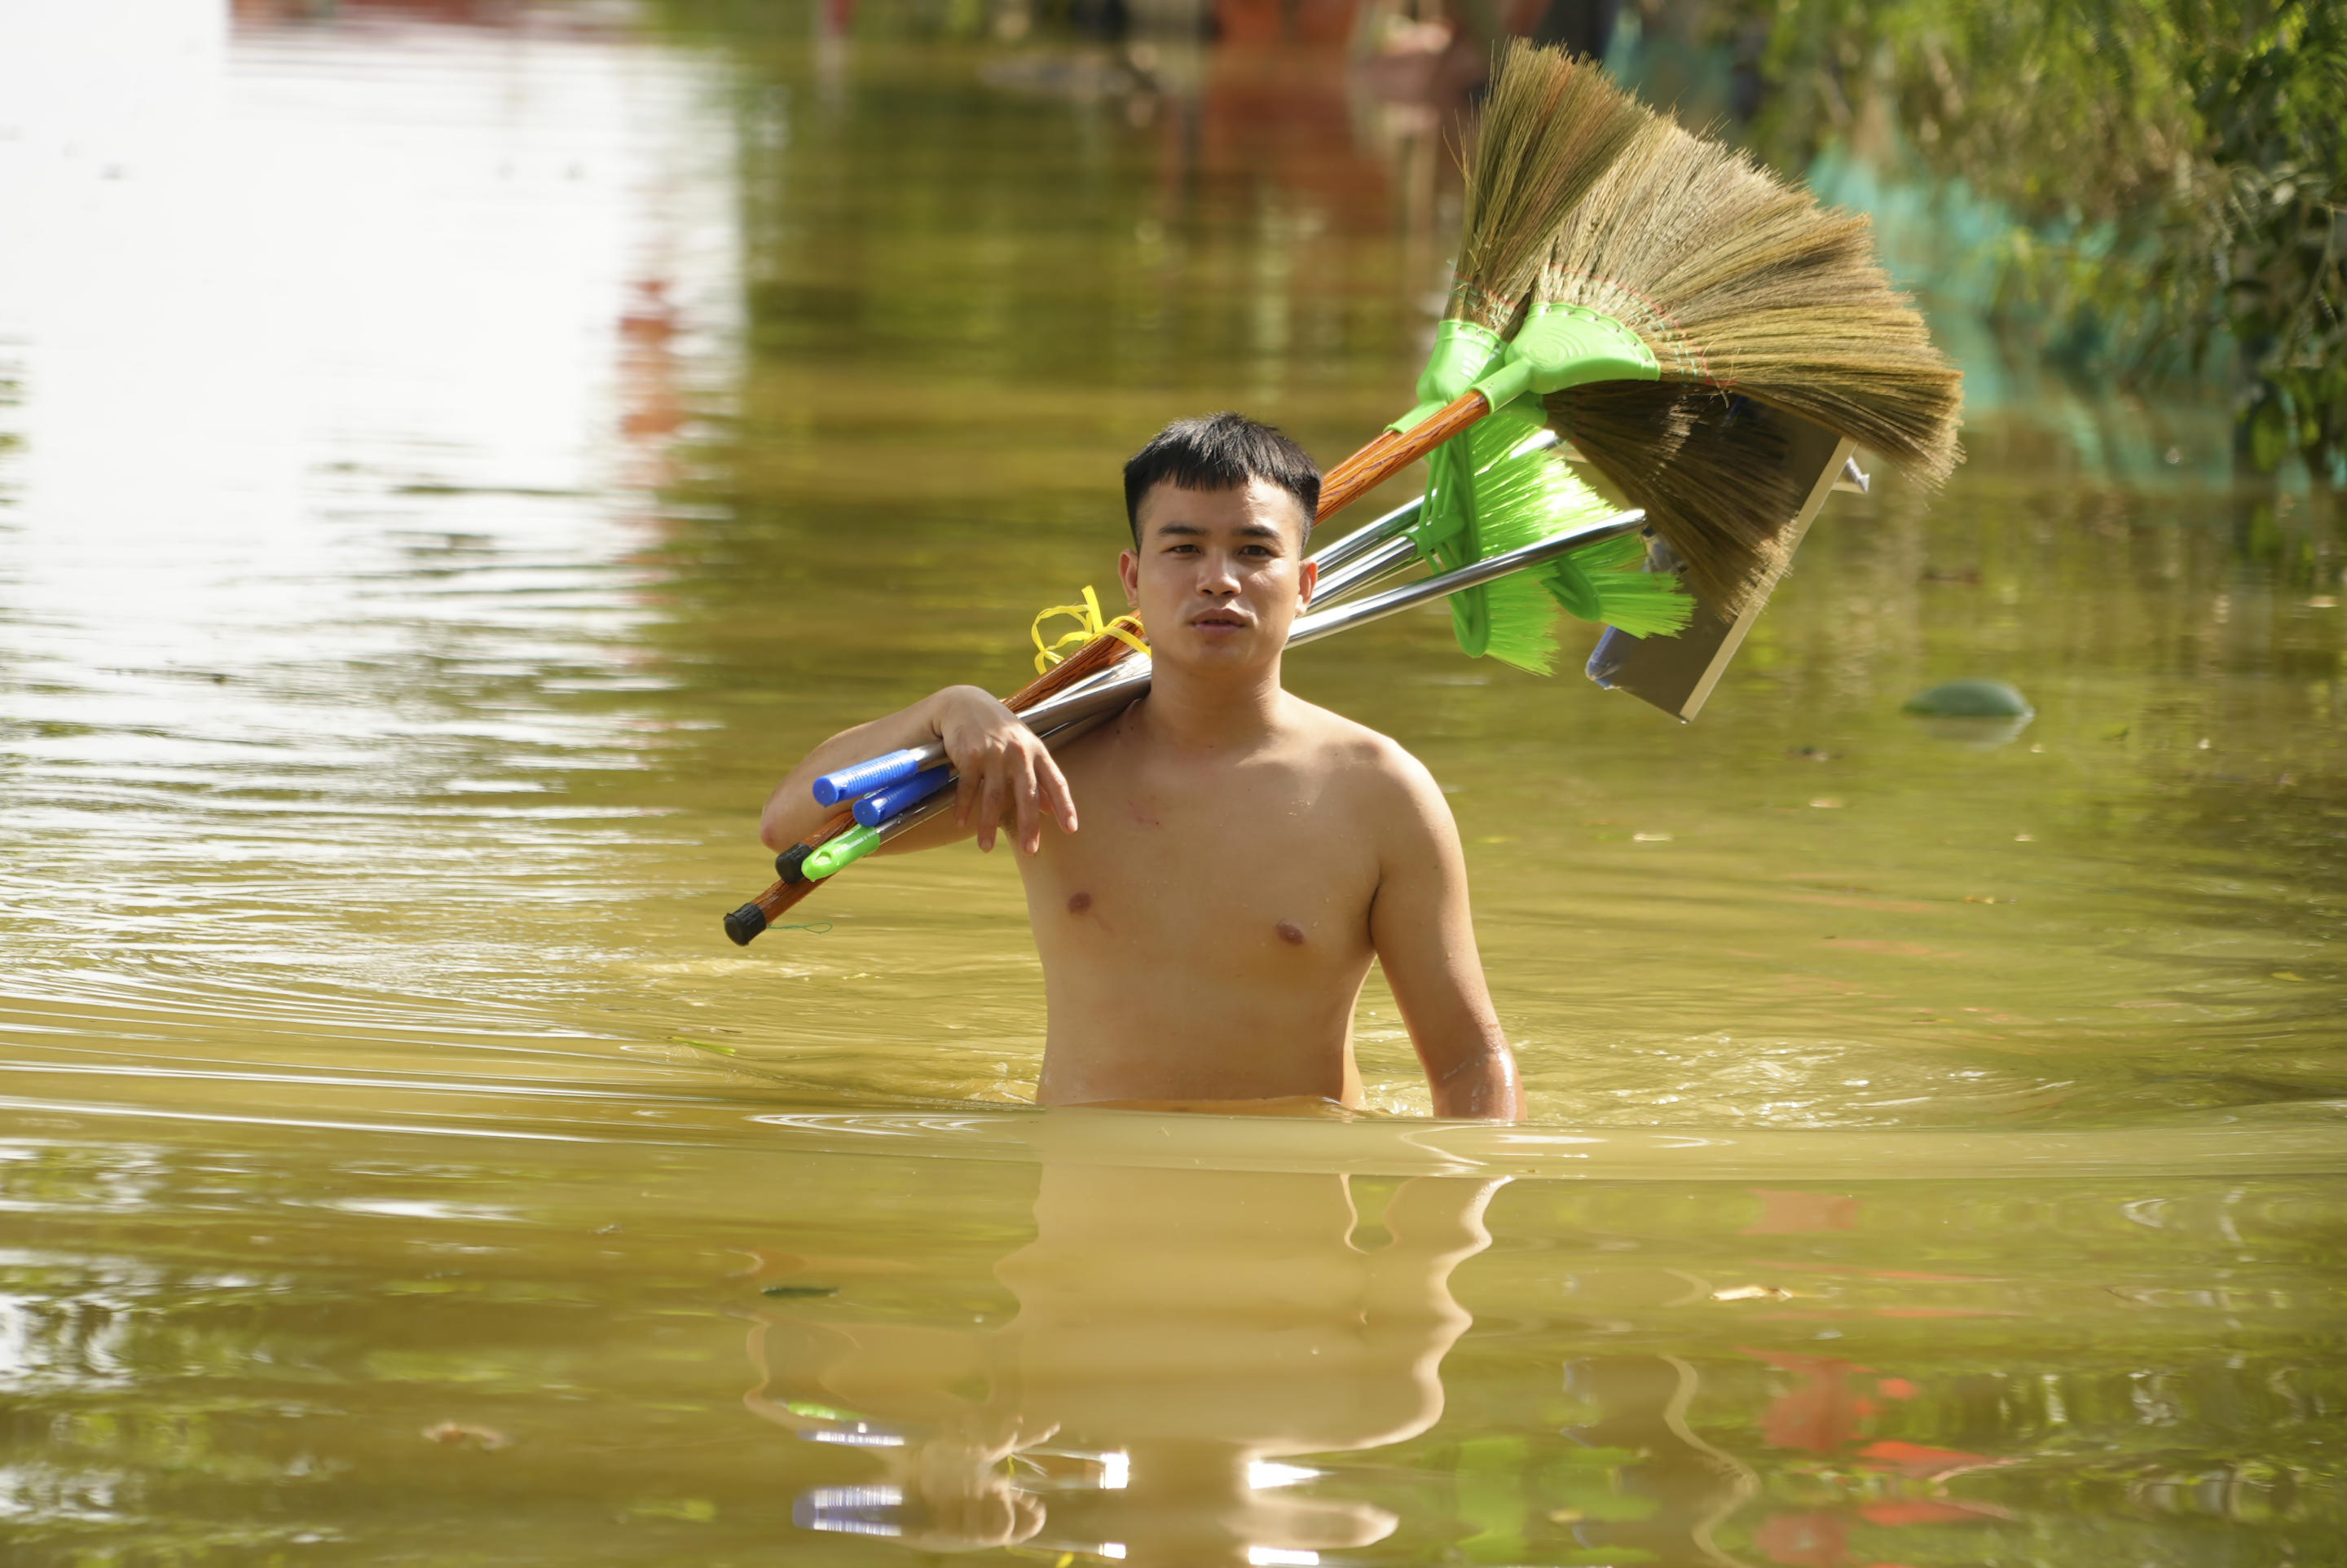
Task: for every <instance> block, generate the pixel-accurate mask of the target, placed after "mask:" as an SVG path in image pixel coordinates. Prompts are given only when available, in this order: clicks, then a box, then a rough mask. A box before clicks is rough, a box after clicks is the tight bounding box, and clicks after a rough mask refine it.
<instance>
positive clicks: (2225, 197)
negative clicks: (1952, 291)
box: [1738, 0, 2347, 484]
mask: <svg viewBox="0 0 2347 1568" xmlns="http://www.w3.org/2000/svg"><path fill="white" fill-rule="evenodd" d="M1738 9H1739V10H1740V9H1742V7H1738ZM1770 9H1772V10H1773V11H1774V20H1773V24H1772V26H1771V31H1770V34H1769V42H1768V49H1767V52H1766V55H1765V56H1764V57H1763V60H1762V67H1763V70H1764V73H1765V75H1766V76H1767V77H1768V80H1769V82H1770V85H1771V87H1772V89H1773V90H1772V92H1771V94H1770V96H1769V97H1768V104H1767V107H1766V108H1765V109H1764V110H1763V112H1762V113H1761V115H1760V116H1759V118H1758V119H1757V120H1756V122H1755V124H1754V127H1753V133H1754V136H1755V138H1756V140H1757V141H1758V143H1759V145H1760V146H1761V147H1762V149H1764V150H1766V151H1767V152H1768V153H1769V154H1770V155H1771V156H1772V157H1774V158H1776V159H1778V160H1779V161H1783V162H1787V163H1790V164H1794V165H1799V164H1800V163H1801V162H1803V161H1805V160H1806V159H1809V158H1810V157H1813V156H1814V155H1815V154H1816V153H1818V152H1819V151H1820V150H1822V149H1824V148H1826V147H1827V146H1829V145H1831V144H1836V143H1839V144H1842V145H1846V146H1849V147H1850V148H1852V149H1855V150H1857V151H1859V152H1860V153H1861V154H1863V155H1867V156H1870V157H1873V158H1876V159H1889V158H1891V157H1893V156H1897V155H1900V154H1901V153H1904V154H1905V155H1907V156H1911V157H1913V158H1915V159H1919V160H1920V161H1921V162H1922V164H1923V166H1924V167H1925V168H1926V169H1928V170H1929V171H1930V172H1931V173H1932V174H1934V175H1936V176H1938V177H1940V178H1942V179H1960V180H1962V181H1963V182H1964V183H1965V184H1966V185H1967V186H1969V187H1970V188H1971V190H1973V191H1974V192H1975V193H1977V194H1978V195H1980V196H1982V197H1984V198H1987V199H1989V200H1993V201H1994V202H1996V203H1999V204H2001V205H2002V206H2003V207H2004V209H2005V210H2007V211H2009V212H2010V213H2011V214H2012V215H2013V216H2014V220H2015V221H2014V229H2013V231H2011V232H2010V233H2009V234H2008V235H2007V236H2006V237H2005V239H2004V242H2003V244H2002V246H2001V255H2000V261H2001V262H2002V268H2001V272H2002V290H2001V293H2000V296H1999V299H1998V301H1997V311H1998V313H1999V315H2000V316H2001V317H2002V318H2003V319H2004V321H2005V322H2006V323H2008V324H2024V325H2027V326H2030V327H2033V328H2034V330H2035V331H2037V332H2038V333H2041V334H2042V336H2043V339H2044V341H2045V344H2046V346H2047V348H2048V349H2049V351H2051V352H2052V353H2054V354H2055V355H2056V356H2057V357H2061V358H2066V359H2068V360H2069V361H2071V362H2072V363H2074V364H2077V365H2079V366H2080V367H2082V368H2086V369H2089V370H2100V371H2110V372H2115V373H2119V374H2127V375H2129V376H2131V377H2136V378H2147V377H2152V376H2157V375H2162V374H2175V373H2178V372H2184V373H2203V374H2207V373H2214V374H2238V375H2239V379H2240V382H2241V384H2242V388H2243V392H2242V402H2241V410H2240V418H2241V425H2240V434H2241V446H2242V450H2243V452H2244V454H2245V455H2246V456H2248V457H2249V459H2250V461H2251V462H2252V463H2253V464H2254V465H2255V466H2257V467H2259V468H2260V469H2261V470H2269V471H2270V470H2271V469H2272V468H2273V467H2274V466H2277V465H2278V464H2280V462H2281V461H2283V460H2284V459H2285V458H2286V457H2288V456H2290V455H2291V454H2292V453H2296V454H2298V455H2299V456H2302V457H2303V458H2304V459H2305V460H2306V461H2307V463H2308V465H2309V466H2310V467H2311V469H2312V470H2313V471H2314V473H2315V474H2316V475H2317V476H2318V477H2324V478H2327V479H2329V480H2330V481H2331V482H2332V483H2333V484H2338V483H2347V330H2342V310H2347V140H2342V137H2341V135H2340V126H2341V124H2342V121H2347V8H2342V7H2341V6H2340V5H2337V4H2336V0H2036V3H2034V4H2032V3H2028V0H1899V3H1895V4H1891V5H1869V4H1866V3H1865V0H1782V3H1781V4H1779V5H1775V6H1773V7H1771V8H1770ZM1894 126H1897V127H1900V128H1903V131H1904V135H1903V137H1902V136H1901V135H1899V134H1896V133H1894V131H1893V129H1892V128H1893V127H1894Z"/></svg>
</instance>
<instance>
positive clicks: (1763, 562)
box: [1321, 47, 1961, 613]
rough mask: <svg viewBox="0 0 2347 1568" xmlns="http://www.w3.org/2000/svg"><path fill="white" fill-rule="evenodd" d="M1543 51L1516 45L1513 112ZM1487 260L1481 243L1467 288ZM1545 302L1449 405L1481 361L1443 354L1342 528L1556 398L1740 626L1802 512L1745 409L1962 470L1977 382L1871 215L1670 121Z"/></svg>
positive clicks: (1344, 477)
mask: <svg viewBox="0 0 2347 1568" xmlns="http://www.w3.org/2000/svg"><path fill="white" fill-rule="evenodd" d="M1544 53H1546V52H1545V51H1538V50H1531V49H1526V48H1521V47H1520V48H1518V49H1517V50H1515V51H1512V53H1511V54H1510V55H1509V56H1507V57H1506V59H1505V60H1504V61H1503V62H1502V65H1501V77H1500V80H1499V82H1498V83H1497V84H1495V87H1494V89H1493V95H1492V96H1493V99H1494V102H1495V103H1496V102H1497V101H1498V100H1500V98H1501V96H1502V91H1503V89H1507V88H1509V87H1510V86H1511V78H1512V77H1513V76H1515V75H1516V74H1519V73H1521V72H1522V71H1523V70H1525V69H1527V68H1530V67H1532V66H1535V65H1537V64H1538V63H1539V62H1538V61H1537V60H1536V59H1534V58H1532V56H1539V55H1542V54H1544ZM1641 112H1642V113H1643V111H1641ZM1472 253H1473V252H1472V251H1471V250H1469V249H1462V251H1461V272H1462V277H1463V274H1464V272H1465V271H1466V266H1467V264H1468V261H1467V259H1468V258H1469V257H1470V256H1471V254H1472ZM1477 286H1478V287H1480V286H1481V285H1480V284H1479V285H1477ZM1531 292H1532V298H1531V299H1530V301H1529V304H1528V308H1527V310H1526V312H1525V315H1524V319H1523V321H1522V323H1521V324H1520V325H1519V326H1517V327H1516V329H1515V331H1514V333H1512V336H1511V337H1510V339H1509V341H1508V342H1507V343H1506V345H1505V348H1504V350H1503V352H1501V354H1500V355H1499V356H1498V363H1497V367H1496V368H1494V369H1490V370H1486V371H1483V372H1481V374H1479V375H1478V376H1477V378H1476V379H1475V382H1474V384H1473V385H1471V386H1470V387H1466V388H1462V389H1460V390H1459V391H1457V392H1455V393H1452V394H1450V401H1449V402H1447V403H1445V404H1444V405H1441V406H1440V407H1433V406H1430V401H1431V395H1439V394H1440V393H1441V392H1442V391H1443V390H1445V389H1444V388H1443V387H1442V386H1441V385H1440V383H1442V382H1443V381H1444V380H1445V379H1446V378H1447V376H1455V367H1456V365H1457V364H1460V363H1463V358H1464V356H1463V355H1462V354H1460V351H1459V350H1458V349H1457V348H1456V347H1455V346H1453V343H1452V342H1451V339H1455V338H1456V337H1458V336H1460V335H1464V334H1462V333H1459V332H1457V331H1455V330H1454V331H1453V332H1452V333H1450V336H1449V337H1446V338H1443V339H1439V340H1438V342H1437V344H1436V349H1435V357H1434V361H1433V363H1432V364H1430V366H1429V374H1428V376H1427V377H1426V378H1425V379H1423V380H1422V381H1421V383H1420V388H1419V390H1420V394H1421V395H1422V396H1429V399H1430V401H1429V403H1421V405H1419V407H1418V408H1416V409H1413V410H1412V411H1411V412H1410V414H1409V415H1405V416H1404V417H1403V418H1402V419H1401V420H1399V421H1397V422H1396V425H1395V426H1394V427H1393V428H1392V429H1391V430H1389V432H1388V434H1386V435H1384V436H1379V437H1378V439H1377V440H1375V441H1372V442H1371V443H1370V444H1369V445H1368V446H1365V447H1364V448H1362V450H1361V451H1360V452H1358V453H1357V454H1355V455H1354V456H1352V457H1349V458H1348V459H1347V460H1346V461H1345V462H1343V463H1341V464H1339V465H1337V467H1336V468H1334V469H1332V470H1330V471H1329V473H1328V475H1327V477H1326V478H1325V479H1324V480H1323V482H1322V489H1321V513H1322V515H1323V516H1324V517H1325V516H1327V514H1328V513H1330V512H1333V511H1335V510H1337V509H1338V508H1339V507H1343V506H1345V505H1346V504H1347V503H1348V502H1349V501H1351V500H1353V499H1354V498H1356V497H1358V496H1359V495H1361V494H1362V493H1364V492H1366V491H1367V490H1368V489H1370V488H1373V487H1375V486H1377V485H1378V484H1380V483H1382V482H1383V481H1384V480H1385V479H1387V478H1388V477H1391V476H1392V475H1393V474H1395V473H1396V472H1398V471H1399V470H1400V469H1401V468H1402V467H1404V466H1408V465H1409V463H1411V462H1413V461H1415V460H1416V459H1417V458H1419V456H1424V455H1426V454H1427V453H1429V452H1431V451H1434V450H1435V449H1436V448H1438V447H1440V446H1442V444H1443V443H1445V442H1447V441H1450V440H1451V439H1453V438H1454V437H1456V436H1458V435H1459V434H1460V432H1462V431H1464V430H1466V429H1468V428H1469V427H1471V426H1472V425H1474V424H1476V423H1477V422H1478V421H1480V420H1481V419H1483V418H1484V417H1486V416H1488V415H1490V414H1491V413H1492V412H1493V411H1495V410H1496V409H1498V408H1500V407H1501V406H1504V405H1508V404H1510V403H1512V402H1514V401H1515V400H1517V399H1518V398H1522V397H1527V396H1533V397H1538V398H1539V399H1540V400H1541V403H1540V405H1539V406H1540V407H1541V408H1542V411H1543V413H1544V414H1545V416H1546V417H1548V418H1549V419H1550V420H1551V421H1552V422H1553V423H1554V424H1555V425H1556V426H1557V427H1558V428H1559V429H1560V431H1561V432H1562V433H1563V434H1564V435H1566V436H1569V437H1570V438H1571V439H1572V440H1573V442H1574V443H1575V444H1576V445H1577V446H1580V448H1581V450H1582V451H1583V453H1584V454H1585V455H1586V456H1588V457H1589V458H1590V460H1591V462H1592V463H1593V464H1594V466H1596V467H1597V468H1598V470H1599V472H1601V473H1602V474H1604V476H1605V477H1607V478H1608V479H1610V480H1612V481H1613V483H1614V484H1615V485H1616V486H1618V487H1620V488H1621V489H1622V490H1623V492H1624V495H1625V496H1626V497H1628V498H1629V499H1630V500H1631V501H1632V502H1633V503H1634V504H1636V505H1641V506H1644V507H1645V508H1646V509H1647V511H1648V513H1649V515H1650V519H1651V523H1652V526H1653V528H1655V532H1656V533H1657V534H1659V535H1661V536H1662V538H1664V540H1665V542H1666V543H1668V544H1669V545H1670V546H1671V547H1672V548H1673V549H1674V550H1675V551H1676V553H1677V554H1678V556H1679V557H1680V559H1682V561H1683V562H1684V563H1685V569H1686V576H1687V579H1688V580H1689V582H1690V584H1691V585H1692V586H1693V587H1695V588H1696V590H1697V591H1698V592H1699V593H1701V594H1702V595H1703V597H1704V598H1706V600H1711V601H1713V602H1714V603H1716V604H1717V605H1719V606H1721V607H1722V608H1724V609H1726V610H1729V611H1730V612H1731V613H1732V612H1733V611H1734V610H1737V608H1740V606H1741V604H1742V603H1743V601H1744V600H1745V599H1746V597H1747V595H1748V594H1749V593H1750V592H1751V591H1752V589H1754V588H1755V587H1756V586H1758V584H1760V583H1762V582H1764V581H1766V580H1768V578H1769V576H1770V573H1771V570H1772V569H1773V567H1774V566H1775V565H1776V564H1777V563H1776V561H1775V559H1774V557H1773V555H1772V553H1771V547H1772V544H1773V540H1774V537H1775V532H1776V530H1777V529H1778V528H1781V527H1782V526H1783V523H1784V521H1785V520H1786V518H1788V517H1790V516H1791V515H1792V513H1793V511H1794V510H1795V509H1796V508H1795V507H1786V506H1784V505H1782V504H1781V502H1782V501H1783V500H1784V498H1785V497H1784V495H1783V491H1784V489H1785V488H1786V486H1787V484H1788V481H1786V480H1785V479H1784V478H1783V477H1782V474H1781V468H1780V466H1778V456H1779V455H1778V454H1776V453H1773V452H1772V451H1770V450H1769V449H1768V444H1767V443H1766V442H1765V441H1764V440H1759V439H1754V440H1752V441H1751V442H1750V443H1749V444H1748V445H1747V444H1746V443H1745V442H1744V441H1741V440H1739V432H1738V429H1737V420H1736V419H1735V404H1734V398H1736V397H1737V396H1742V397H1750V398H1753V399H1755V400H1757V401H1758V402H1761V403H1766V404H1770V405H1775V406H1778V407H1781V408H1783V409H1786V410H1787V411H1788V412H1791V413H1795V414H1799V415H1802V416H1804V417H1806V418H1808V419H1810V420H1812V421H1814V422H1816V423H1817V424H1819V425H1823V426H1825V427H1826V428H1828V429H1829V430H1832V431H1835V432H1836V433H1838V434H1840V435H1844V436H1850V437H1851V438H1852V439H1854V440H1857V441H1859V442H1860V443H1862V444H1864V445H1866V446H1870V447H1872V448H1874V449H1875V450H1877V451H1879V452H1881V453H1882V454H1884V455H1885V456H1889V457H1891V458H1892V459H1893V460H1894V461H1898V462H1901V463H1902V464H1904V465H1905V466H1908V467H1909V468H1910V469H1911V471H1913V472H1914V473H1915V474H1916V475H1917V477H1920V478H1922V480H1923V481H1924V482H1925V483H1927V484H1936V483H1937V482H1938V481H1940V480H1941V479H1942V478H1944V477H1946V475H1947V473H1948V471H1949V469H1950V468H1951V467H1952V466H1953V464H1954V462H1955V460H1956V456H1957V453H1956V445H1955V426H1956V416H1957V412H1958V407H1959V405H1960V402H1961V379H1960V377H1959V375H1958V374H1957V372H1956V370H1955V369H1954V367H1953V366H1952V365H1950V364H1948V363H1947V361H1946V360H1945V359H1944V358H1942V356H1941V354H1939V352H1938V351H1937V350H1936V349H1935V348H1934V347H1933V346H1932V343H1931V338H1930V334H1929V333H1928V332H1927V330H1926V329H1925V327H1924V325H1923V323H1922V318H1921V317H1920V316H1918V315H1917V314H1916V313H1915V311H1914V310H1913V308H1912V306H1911V303H1910V302H1909V301H1908V300H1907V298H1906V297H1905V296H1903V295H1901V294H1899V293H1897V292H1894V291H1893V290H1892V289H1891V286H1890V283H1889V281H1888V280H1887V279H1886V278H1885V276H1884V275H1883V272H1882V270H1881V266H1880V265H1879V264H1878V263H1877V262H1876V261H1875V260H1874V256H1873V249H1872V244H1871V239H1870V226H1869V224H1868V222H1867V220H1866V219H1865V218H1864V217H1862V216H1859V215H1855V214H1851V213H1848V212H1840V211H1830V210H1825V209H1823V208H1821V207H1819V205H1818V203H1817V201H1816V200H1815V199H1814V198H1813V197H1811V196H1810V195H1809V193H1808V192H1807V191H1804V190H1794V189H1791V188H1788V187H1787V186H1785V185H1784V184H1782V183H1781V182H1779V181H1778V179H1775V178H1774V177H1773V176H1771V175H1770V174H1768V172H1767V171H1766V170H1764V169H1760V168H1759V167H1758V165H1756V164H1754V163H1753V162H1752V161H1751V160H1750V159H1747V158H1746V157H1745V156H1743V155H1742V154H1739V153H1737V152H1734V151H1732V150H1730V149H1727V148H1725V147H1723V146H1721V145H1719V144H1718V143H1717V142H1716V141H1712V140H1709V139H1707V138H1700V137H1696V136H1693V135H1691V134H1689V133H1688V132H1687V131H1686V130H1684V129H1682V128H1680V127H1678V126H1677V125H1676V124H1675V123H1673V122H1672V121H1670V120H1667V119H1665V118H1659V117H1654V116H1646V117H1645V120H1644V123H1643V125H1642V127H1641V128H1639V129H1638V130H1637V131H1636V132H1635V135H1634V137H1633V138H1632V143H1631V145H1630V146H1629V147H1628V148H1627V149H1624V150H1621V151H1619V152H1618V153H1616V154H1615V156H1614V157H1613V158H1611V159H1608V160H1607V162H1606V165H1605V167H1604V169H1600V170H1598V171H1597V173H1596V175H1595V177H1594V179H1592V180H1591V181H1590V183H1589V187H1588V190H1587V194H1586V195H1585V196H1584V197H1583V199H1582V200H1580V201H1578V202H1577V203H1575V204H1573V207H1572V208H1571V210H1569V211H1567V212H1565V213H1564V214H1563V215H1562V216H1561V218H1560V220H1559V222H1558V224H1557V227H1556V228H1555V230H1554V231H1553V232H1552V234H1551V237H1550V242H1549V246H1548V253H1547V255H1546V256H1545V258H1544V260H1543V261H1542V264H1541V265H1540V266H1539V267H1538V268H1537V269H1536V270H1535V273H1534V277H1533V280H1532V291H1531ZM1445 324H1446V326H1448V325H1449V324H1450V323H1445ZM1744 434H1745V435H1747V436H1748V435H1750V434H1751V433H1750V432H1749V431H1748V429H1747V431H1746V432H1744Z"/></svg>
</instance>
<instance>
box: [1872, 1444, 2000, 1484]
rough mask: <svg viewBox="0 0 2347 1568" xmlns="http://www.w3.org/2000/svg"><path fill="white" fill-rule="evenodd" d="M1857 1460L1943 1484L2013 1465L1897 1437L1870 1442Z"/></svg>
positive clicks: (1875, 1466)
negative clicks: (1972, 1472)
mask: <svg viewBox="0 0 2347 1568" xmlns="http://www.w3.org/2000/svg"><path fill="white" fill-rule="evenodd" d="M1858 1457H1859V1458H1860V1459H1861V1460H1868V1461H1869V1462H1868V1464H1867V1467H1866V1468H1867V1469H1869V1470H1889V1471H1898V1472H1899V1473H1900V1474H1901V1475H1911V1476H1913V1477H1915V1478H1916V1479H1917V1480H1918V1481H1944V1480H1946V1479H1947V1478H1948V1477H1949V1476H1952V1475H1962V1474H1963V1472H1964V1471H1968V1470H1988V1469H1991V1468H1993V1467H1994V1466H1997V1465H2005V1464H2011V1463H2013V1462H2014V1461H2013V1460H2009V1459H1996V1458H1993V1457H1992V1456H1990V1455H1988V1454H1972V1453H1965V1452H1963V1450H1960V1449H1935V1448H1927V1447H1925V1446H1924V1445H1923V1444H1922V1443H1909V1442H1901V1441H1900V1440H1898V1439H1896V1438H1889V1439H1885V1440H1883V1441H1881V1442H1875V1443H1869V1444H1867V1445H1866V1446H1865V1447H1864V1448H1862V1449H1860V1450H1858Z"/></svg>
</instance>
